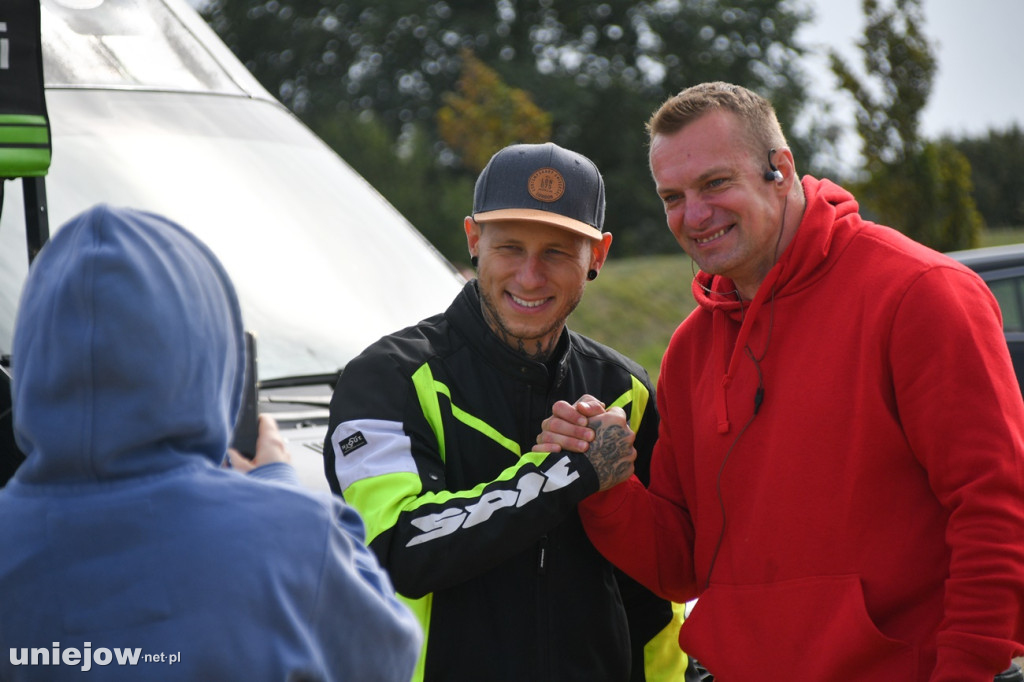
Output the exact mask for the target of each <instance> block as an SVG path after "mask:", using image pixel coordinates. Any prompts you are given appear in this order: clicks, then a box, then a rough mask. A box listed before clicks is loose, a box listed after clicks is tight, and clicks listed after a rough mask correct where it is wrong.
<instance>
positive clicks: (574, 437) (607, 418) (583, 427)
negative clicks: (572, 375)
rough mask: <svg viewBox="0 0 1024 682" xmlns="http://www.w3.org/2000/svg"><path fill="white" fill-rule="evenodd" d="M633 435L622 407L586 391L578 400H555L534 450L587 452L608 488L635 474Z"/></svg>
mask: <svg viewBox="0 0 1024 682" xmlns="http://www.w3.org/2000/svg"><path fill="white" fill-rule="evenodd" d="M634 438H636V434H635V433H633V430H632V429H630V428H629V422H628V421H627V419H626V413H625V412H624V411H623V410H622V408H621V407H613V408H611V409H606V408H605V406H604V403H602V402H601V401H600V400H598V399H597V398H595V397H594V396H592V395H584V396H583V397H581V398H580V399H579V400H577V401H576V402H575V404H570V403H568V402H566V401H564V400H559V401H558V402H557V403H555V404H554V406H553V407H552V409H551V416H550V417H548V418H547V419H545V420H544V421H543V422H541V432H540V435H539V436H537V445H535V446H534V447H533V451H534V452H561V451H563V450H566V451H569V452H581V453H583V454H585V455H586V456H587V458H588V459H589V460H590V463H591V465H593V467H594V469H595V470H596V471H597V477H598V480H599V481H600V483H601V488H600V489H601V490H608V489H609V488H611V487H612V486H615V485H617V484H619V483H622V482H623V481H625V480H626V479H627V478H629V477H630V476H632V475H633V462H634V460H636V449H635V448H634V447H633V439H634Z"/></svg>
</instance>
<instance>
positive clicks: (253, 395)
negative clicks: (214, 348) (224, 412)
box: [231, 331, 260, 459]
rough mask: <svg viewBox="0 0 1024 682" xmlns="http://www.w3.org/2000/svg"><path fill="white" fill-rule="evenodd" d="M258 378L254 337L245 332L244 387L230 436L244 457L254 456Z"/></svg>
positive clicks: (258, 397) (232, 443) (258, 394)
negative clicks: (233, 430) (240, 404)
mask: <svg viewBox="0 0 1024 682" xmlns="http://www.w3.org/2000/svg"><path fill="white" fill-rule="evenodd" d="M259 400H260V393H259V380H258V375H257V374H256V337H255V335H254V334H253V333H252V332H249V331H247V332H245V388H244V393H243V394H242V407H241V408H240V409H239V411H238V421H236V422H235V432H234V433H233V434H232V436H231V447H233V448H234V449H235V450H238V451H239V452H240V453H242V454H243V455H244V456H245V457H247V458H249V459H252V458H253V457H255V456H256V436H257V435H258V433H259V416H260V412H259Z"/></svg>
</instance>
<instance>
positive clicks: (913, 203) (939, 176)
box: [830, 0, 983, 251]
mask: <svg viewBox="0 0 1024 682" xmlns="http://www.w3.org/2000/svg"><path fill="white" fill-rule="evenodd" d="M921 2H922V0H894V2H893V3H892V4H891V5H890V6H888V7H883V6H882V5H881V4H880V3H879V2H878V0H863V3H862V6H863V10H864V15H865V17H866V19H867V28H866V29H865V34H864V38H863V39H862V40H861V41H860V42H858V47H859V48H860V50H861V52H862V53H863V57H864V70H865V73H866V74H867V76H866V77H864V78H861V77H860V76H858V75H857V74H855V73H854V71H853V70H852V69H851V68H850V67H849V66H848V65H847V64H846V63H845V62H844V61H843V59H842V58H841V57H840V56H839V54H838V53H837V52H835V51H832V52H831V54H830V63H831V67H832V71H833V73H835V74H836V76H837V77H838V78H839V80H840V84H841V86H842V88H843V89H844V90H846V91H847V92H849V93H850V94H851V95H852V96H853V98H854V100H855V103H856V118H857V131H858V133H859V134H860V137H861V140H862V143H863V150H862V151H863V155H864V158H865V169H866V171H867V180H865V181H863V182H861V183H856V184H855V185H854V187H855V189H856V190H857V194H858V196H859V198H860V200H861V204H862V206H863V207H864V208H865V210H866V212H868V213H875V214H877V216H876V217H877V219H878V220H879V221H880V222H883V223H886V224H889V225H892V226H893V227H895V228H896V229H899V230H901V231H902V232H904V233H906V234H907V235H909V236H910V237H912V238H914V239H916V240H918V241H920V242H922V243H924V244H927V245H928V246H931V247H933V248H935V249H938V250H941V251H947V250H952V249H962V248H969V247H972V246H976V245H977V242H978V234H979V233H980V231H981V228H982V226H983V222H982V219H981V215H980V214H979V213H978V211H977V208H976V206H975V204H974V199H973V198H972V195H971V178H970V173H971V169H970V163H969V162H968V161H967V159H966V158H965V157H964V156H963V154H961V153H960V152H959V151H957V149H956V148H955V147H954V146H953V145H951V144H948V143H933V142H928V141H927V140H924V139H922V137H921V135H920V132H919V121H920V115H921V111H922V110H923V109H924V106H925V104H927V101H928V97H929V95H930V94H931V88H932V81H933V79H934V76H935V70H936V61H935V55H934V52H933V50H932V46H931V44H930V43H929V41H928V39H927V37H926V36H925V35H924V32H923V30H922V28H923V23H924V17H923V10H922V7H921Z"/></svg>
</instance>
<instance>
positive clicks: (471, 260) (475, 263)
mask: <svg viewBox="0 0 1024 682" xmlns="http://www.w3.org/2000/svg"><path fill="white" fill-rule="evenodd" d="M469 262H470V263H472V264H473V267H474V268H475V267H476V266H477V265H478V264H479V263H480V259H479V258H477V257H476V256H473V257H472V258H470V259H469Z"/></svg>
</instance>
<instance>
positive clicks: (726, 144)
mask: <svg viewBox="0 0 1024 682" xmlns="http://www.w3.org/2000/svg"><path fill="white" fill-rule="evenodd" d="M787 153H788V152H787ZM767 154H768V150H767V149H765V150H760V149H758V150H754V149H752V145H751V144H750V142H749V137H748V136H747V135H745V134H744V130H743V129H742V127H741V125H740V124H739V119H737V117H736V116H735V115H734V114H732V113H731V112H728V111H725V110H713V111H710V112H708V113H706V114H704V115H702V116H700V117H699V118H698V119H696V120H695V121H693V122H692V123H689V124H688V125H686V126H685V127H683V128H681V129H680V130H678V131H676V132H673V133H668V134H664V135H661V134H659V135H655V136H654V137H653V138H652V139H651V151H650V161H651V172H652V174H653V175H654V181H655V184H656V186H657V190H658V195H659V196H660V197H661V199H662V202H663V204H664V206H665V216H666V219H667V222H668V227H669V230H671V231H672V235H673V236H674V237H675V238H676V241H678V242H679V245H680V246H682V247H683V250H684V251H686V253H687V254H689V256H690V257H691V258H692V259H693V260H694V261H695V262H696V263H697V265H698V266H699V267H700V269H701V270H703V271H704V272H707V273H710V274H716V275H724V276H726V277H728V278H730V279H731V280H732V281H733V283H734V284H735V286H736V289H737V290H738V291H739V292H740V294H741V295H742V296H743V297H744V298H746V299H748V300H749V299H751V298H753V296H754V294H755V293H756V292H757V288H758V286H759V285H760V283H761V281H762V280H763V279H764V277H765V275H766V274H767V273H768V271H769V270H770V269H771V267H772V265H773V264H774V262H775V259H776V257H777V255H778V254H779V253H781V252H782V251H783V250H784V249H785V247H786V244H787V243H788V240H789V238H791V235H783V234H781V233H782V230H783V225H782V218H783V216H782V208H781V206H783V205H784V204H783V203H782V198H783V196H784V194H785V192H786V186H787V185H789V184H790V183H789V181H787V182H785V183H783V182H776V181H771V180H765V178H764V172H765V169H767Z"/></svg>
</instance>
